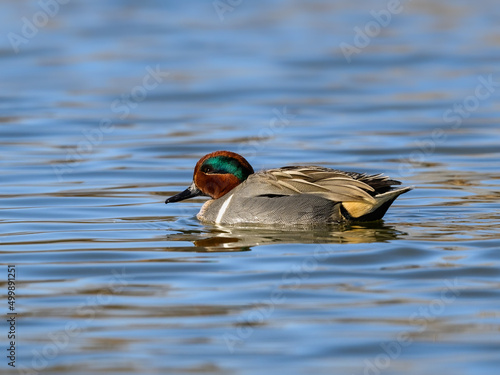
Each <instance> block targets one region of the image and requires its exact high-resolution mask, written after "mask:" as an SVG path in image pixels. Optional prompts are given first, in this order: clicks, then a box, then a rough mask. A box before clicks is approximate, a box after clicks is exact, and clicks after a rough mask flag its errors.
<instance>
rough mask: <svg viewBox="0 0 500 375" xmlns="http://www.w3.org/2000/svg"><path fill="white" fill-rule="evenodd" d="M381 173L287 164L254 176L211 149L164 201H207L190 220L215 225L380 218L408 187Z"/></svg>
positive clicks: (238, 159)
mask: <svg viewBox="0 0 500 375" xmlns="http://www.w3.org/2000/svg"><path fill="white" fill-rule="evenodd" d="M400 184H401V182H399V181H395V180H391V179H390V178H388V177H386V176H384V175H382V174H377V175H367V174H365V173H356V172H342V171H339V170H336V169H330V168H324V167H317V166H290V167H283V168H277V169H269V170H265V171H261V172H257V173H254V170H253V168H252V166H251V165H250V164H249V163H248V161H246V160H245V158H243V157H242V156H241V155H238V154H236V153H234V152H230V151H216V152H212V153H210V154H208V155H205V156H204V157H202V158H201V159H200V160H199V161H198V163H197V164H196V167H195V168H194V175H193V183H192V184H191V186H190V187H189V188H187V189H186V190H184V191H183V192H182V193H179V194H177V195H174V196H173V197H170V198H168V199H167V200H166V201H165V203H172V202H178V201H182V200H184V199H188V198H191V197H196V196H198V195H206V196H209V197H211V198H212V199H211V200H209V201H208V202H206V203H205V204H204V205H203V207H202V208H201V210H200V212H199V213H198V215H197V216H196V217H197V218H198V219H199V220H200V221H203V222H210V223H216V224H238V223H241V224H244V223H249V224H250V223H255V224H282V225H283V224H285V225H293V224H319V223H338V222H346V221H347V222H349V221H372V220H379V219H382V217H383V216H384V214H385V212H386V211H387V209H388V208H389V206H390V205H391V204H392V202H394V200H395V199H396V198H397V197H398V196H399V195H401V194H403V193H406V192H407V191H409V190H411V189H412V188H411V187H404V188H399V189H393V185H400Z"/></svg>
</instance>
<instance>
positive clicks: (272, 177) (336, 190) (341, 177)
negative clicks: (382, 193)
mask: <svg viewBox="0 0 500 375" xmlns="http://www.w3.org/2000/svg"><path fill="white" fill-rule="evenodd" d="M292 168H293V167H287V168H285V169H274V170H269V171H267V173H266V174H265V177H266V180H267V182H268V183H270V184H272V185H273V186H276V187H279V188H280V190H282V191H283V193H288V194H295V193H298V194H317V195H321V196H324V197H325V198H328V199H331V200H333V201H337V202H340V201H344V202H346V201H364V202H367V203H372V204H373V203H375V199H374V198H373V197H372V196H371V195H370V194H369V193H368V192H373V191H374V189H373V188H372V187H371V186H369V185H368V184H366V183H365V182H363V181H360V180H358V179H356V178H355V176H352V177H351V176H349V175H348V174H347V173H344V172H340V171H335V170H331V169H330V170H329V169H325V168H320V167H297V168H295V169H292ZM363 177H364V176H363Z"/></svg>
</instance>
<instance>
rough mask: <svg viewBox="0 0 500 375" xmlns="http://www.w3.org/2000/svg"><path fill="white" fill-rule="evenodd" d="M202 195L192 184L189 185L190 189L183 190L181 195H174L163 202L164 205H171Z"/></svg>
mask: <svg viewBox="0 0 500 375" xmlns="http://www.w3.org/2000/svg"><path fill="white" fill-rule="evenodd" d="M202 194H203V193H202V192H201V190H200V189H198V188H197V187H196V185H195V184H194V182H193V183H192V184H191V186H190V187H188V188H187V189H186V190H184V191H183V192H182V193H179V194H176V195H174V196H172V197H170V198H168V199H167V200H166V201H165V204H167V203H173V202H180V201H183V200H184V199H189V198H193V197H197V196H198V195H202Z"/></svg>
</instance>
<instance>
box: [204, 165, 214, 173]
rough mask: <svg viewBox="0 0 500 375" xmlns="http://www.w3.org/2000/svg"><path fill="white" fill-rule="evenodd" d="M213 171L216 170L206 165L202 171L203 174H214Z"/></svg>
mask: <svg viewBox="0 0 500 375" xmlns="http://www.w3.org/2000/svg"><path fill="white" fill-rule="evenodd" d="M213 170H214V169H213V168H212V167H211V166H209V165H205V166H204V167H203V168H202V169H201V171H202V172H204V173H212V172H213Z"/></svg>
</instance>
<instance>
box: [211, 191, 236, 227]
mask: <svg viewBox="0 0 500 375" xmlns="http://www.w3.org/2000/svg"><path fill="white" fill-rule="evenodd" d="M233 195H234V194H233ZM233 195H231V196H230V197H229V198H227V200H226V201H225V202H224V204H223V205H222V207H221V208H220V210H219V214H218V215H217V219H215V224H220V222H221V220H222V216H223V215H224V213H225V212H226V210H227V206H229V202H231V199H233Z"/></svg>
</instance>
